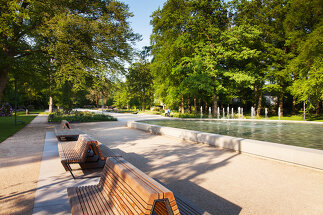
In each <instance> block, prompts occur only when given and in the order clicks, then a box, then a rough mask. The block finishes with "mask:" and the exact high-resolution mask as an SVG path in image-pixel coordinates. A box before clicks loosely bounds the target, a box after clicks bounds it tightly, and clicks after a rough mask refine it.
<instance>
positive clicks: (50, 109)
mask: <svg viewBox="0 0 323 215" xmlns="http://www.w3.org/2000/svg"><path fill="white" fill-rule="evenodd" d="M48 112H49V113H52V112H53V97H52V95H49V107H48Z"/></svg>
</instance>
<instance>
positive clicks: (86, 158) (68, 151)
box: [57, 134, 120, 178]
mask: <svg viewBox="0 0 323 215" xmlns="http://www.w3.org/2000/svg"><path fill="white" fill-rule="evenodd" d="M57 146H58V153H59V156H60V159H61V163H62V165H63V167H64V168H65V170H66V171H67V170H68V171H70V173H71V175H72V176H73V178H75V177H74V175H73V172H72V168H71V166H70V164H73V163H78V164H80V166H81V167H82V168H86V167H100V166H98V165H92V166H91V165H87V164H88V163H93V162H94V163H97V162H99V161H100V160H101V161H104V160H106V159H107V157H120V155H117V154H115V153H114V152H113V151H112V150H111V149H109V148H108V147H106V146H105V145H104V144H101V143H99V142H98V141H97V140H95V139H94V138H93V137H90V136H88V135H87V134H80V135H79V138H78V140H77V141H69V142H58V145H57ZM101 167H102V166H101Z"/></svg>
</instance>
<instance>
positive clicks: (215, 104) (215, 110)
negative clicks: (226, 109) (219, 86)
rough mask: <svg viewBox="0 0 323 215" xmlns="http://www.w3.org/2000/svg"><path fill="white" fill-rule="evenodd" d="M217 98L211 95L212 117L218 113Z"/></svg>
mask: <svg viewBox="0 0 323 215" xmlns="http://www.w3.org/2000/svg"><path fill="white" fill-rule="evenodd" d="M217 112H218V96H217V95H213V111H212V113H213V117H215V116H216V115H217V114H218V113H217Z"/></svg>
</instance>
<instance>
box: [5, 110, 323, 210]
mask: <svg viewBox="0 0 323 215" xmlns="http://www.w3.org/2000/svg"><path fill="white" fill-rule="evenodd" d="M113 115H114V116H115V117H118V118H119V119H120V121H117V122H97V123H78V124H75V126H77V127H79V128H81V129H82V130H84V131H85V132H87V133H89V134H91V135H93V136H95V137H97V138H98V139H99V140H100V141H101V142H102V143H104V144H106V145H108V146H109V147H110V148H112V149H113V150H116V151H118V153H120V154H122V155H123V156H124V157H125V159H127V160H128V161H130V162H131V163H133V164H134V165H135V166H137V167H138V168H139V169H141V170H142V171H144V172H145V173H147V174H148V175H150V176H151V177H153V178H156V179H158V180H160V181H161V182H162V183H164V184H166V185H167V186H168V187H169V188H170V189H172V190H174V191H176V192H177V193H179V194H181V195H182V196H184V197H186V198H187V199H189V200H191V201H192V202H194V203H196V204H197V205H199V206H200V207H201V208H204V209H206V210H207V211H209V212H210V213H211V214H323V204H322V202H323V195H322V193H323V172H322V171H318V170H313V169H308V168H303V167H299V166H293V165H289V164H285V163H280V162H277V161H273V160H266V159H262V158H258V157H253V156H249V155H245V154H237V153H235V152H231V151H226V150H219V149H216V148H214V147H209V146H207V145H203V144H194V143H191V142H186V141H182V140H179V139H175V138H171V137H166V136H156V135H151V134H149V133H145V132H142V131H139V130H135V129H129V128H127V127H125V124H126V121H127V120H129V119H132V120H133V119H136V118H141V119H146V118H156V117H157V118H159V117H160V116H149V115H133V114H113ZM46 119H47V117H45V116H38V117H37V118H35V120H34V121H33V122H32V123H31V124H30V125H28V126H27V127H25V128H24V129H22V130H21V131H20V132H18V133H17V134H16V135H14V136H13V137H11V138H9V139H7V140H6V141H4V142H3V143H1V144H0V167H1V168H0V177H1V178H0V208H1V211H0V214H32V213H33V212H34V214H37V215H38V214H68V213H69V210H70V208H69V205H68V200H67V196H66V191H65V190H66V187H67V186H74V185H76V184H82V183H92V184H95V183H96V181H95V180H92V179H91V180H88V179H86V180H75V181H74V180H73V179H72V178H71V176H70V175H69V173H68V172H65V171H64V169H63V168H62V166H61V164H60V162H59V159H58V154H57V147H56V139H55V138H54V137H53V136H51V135H52V133H49V132H47V138H46V140H47V141H46V144H45V147H43V146H44V142H45V134H46V131H52V129H48V128H50V126H48V124H47V123H46ZM43 149H44V153H42V151H43ZM8 158H9V159H8ZM41 158H42V162H40V160H41ZM39 173H40V174H39ZM38 176H39V177H38ZM38 179H39V180H38ZM37 184H38V185H37ZM36 186H38V188H37V192H35V191H36ZM35 196H36V198H35ZM34 198H35V199H34ZM34 200H35V205H34V204H33V202H34ZM33 205H34V206H35V207H33Z"/></svg>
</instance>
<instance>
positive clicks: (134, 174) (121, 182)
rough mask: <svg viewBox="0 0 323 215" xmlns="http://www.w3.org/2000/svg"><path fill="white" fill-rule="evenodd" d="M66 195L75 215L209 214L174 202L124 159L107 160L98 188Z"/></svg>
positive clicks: (70, 191)
mask: <svg viewBox="0 0 323 215" xmlns="http://www.w3.org/2000/svg"><path fill="white" fill-rule="evenodd" d="M67 194H68V198H69V202H70V206H71V212H72V214H75V215H76V214H86V215H92V214H93V215H94V214H154V215H155V214H158V215H164V214H165V215H166V214H174V215H177V214H190V215H197V214H208V213H201V212H200V211H199V210H195V209H194V207H191V206H190V205H189V204H187V203H186V202H185V201H184V200H182V199H179V198H178V197H177V198H178V199H175V198H176V197H175V196H174V194H173V192H172V191H170V190H169V189H167V188H166V187H165V186H163V185H161V184H160V183H158V182H157V181H155V180H154V179H152V178H150V177H149V176H148V175H146V174H145V173H143V172H142V171H140V170H139V169H137V168H136V167H135V166H133V165H132V164H130V163H129V162H127V161H126V160H125V159H123V158H121V157H111V158H108V159H107V160H106V164H105V166H104V169H103V172H102V175H101V178H100V182H99V184H97V185H92V186H80V187H69V188H67ZM177 201H178V202H179V204H178V203H177Z"/></svg>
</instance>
